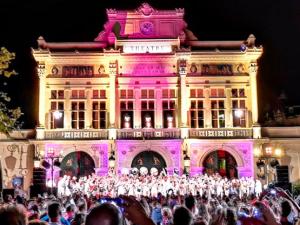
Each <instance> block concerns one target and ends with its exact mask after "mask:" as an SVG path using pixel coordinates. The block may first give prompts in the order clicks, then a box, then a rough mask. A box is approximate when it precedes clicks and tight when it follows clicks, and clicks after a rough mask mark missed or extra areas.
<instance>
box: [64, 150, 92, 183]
mask: <svg viewBox="0 0 300 225" xmlns="http://www.w3.org/2000/svg"><path fill="white" fill-rule="evenodd" d="M60 168H61V173H60V175H61V176H64V175H68V176H71V177H73V176H75V177H77V178H78V177H83V176H88V175H91V174H92V173H94V172H95V170H94V169H95V163H94V160H93V158H92V157H91V156H90V155H89V154H87V153H85V152H83V151H77V152H71V153H69V154H67V155H66V156H65V157H64V158H63V160H62V162H61V166H60Z"/></svg>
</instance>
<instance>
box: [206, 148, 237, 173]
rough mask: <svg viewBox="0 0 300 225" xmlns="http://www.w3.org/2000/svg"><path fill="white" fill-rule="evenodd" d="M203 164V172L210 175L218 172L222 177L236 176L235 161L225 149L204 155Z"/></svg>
mask: <svg viewBox="0 0 300 225" xmlns="http://www.w3.org/2000/svg"><path fill="white" fill-rule="evenodd" d="M203 166H204V168H205V173H207V174H208V175H212V174H215V173H219V174H220V175H221V176H223V177H228V178H237V163H236V160H235V158H234V157H233V156H232V155H231V154H230V153H229V152H227V151H224V150H217V151H213V152H211V153H209V154H208V156H206V157H205V159H204V163H203Z"/></svg>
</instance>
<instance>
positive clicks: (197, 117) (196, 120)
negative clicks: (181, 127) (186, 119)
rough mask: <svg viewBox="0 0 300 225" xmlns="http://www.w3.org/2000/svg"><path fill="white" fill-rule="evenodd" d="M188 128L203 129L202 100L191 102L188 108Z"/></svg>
mask: <svg viewBox="0 0 300 225" xmlns="http://www.w3.org/2000/svg"><path fill="white" fill-rule="evenodd" d="M190 126H191V128H203V127H204V109H203V101H202V100H192V101H191V107H190Z"/></svg>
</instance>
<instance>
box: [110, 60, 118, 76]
mask: <svg viewBox="0 0 300 225" xmlns="http://www.w3.org/2000/svg"><path fill="white" fill-rule="evenodd" d="M109 73H110V74H114V75H116V74H117V61H115V62H110V63H109Z"/></svg>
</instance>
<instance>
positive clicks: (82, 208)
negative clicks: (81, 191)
mask: <svg viewBox="0 0 300 225" xmlns="http://www.w3.org/2000/svg"><path fill="white" fill-rule="evenodd" d="M77 208H78V212H80V213H86V211H87V204H86V202H85V201H83V200H80V202H78V204H77Z"/></svg>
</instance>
